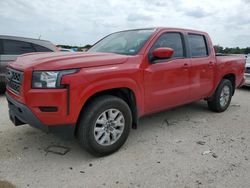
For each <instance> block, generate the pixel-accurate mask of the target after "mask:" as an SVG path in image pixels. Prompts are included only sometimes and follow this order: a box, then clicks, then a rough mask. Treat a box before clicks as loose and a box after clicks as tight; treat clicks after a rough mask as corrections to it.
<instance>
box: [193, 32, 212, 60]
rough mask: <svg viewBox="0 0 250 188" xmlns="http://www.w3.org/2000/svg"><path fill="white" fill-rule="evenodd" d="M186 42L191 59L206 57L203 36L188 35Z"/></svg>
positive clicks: (206, 51)
mask: <svg viewBox="0 0 250 188" xmlns="http://www.w3.org/2000/svg"><path fill="white" fill-rule="evenodd" d="M188 42H189V46H190V50H191V57H206V56H208V50H207V44H206V38H205V36H203V35H197V34H188Z"/></svg>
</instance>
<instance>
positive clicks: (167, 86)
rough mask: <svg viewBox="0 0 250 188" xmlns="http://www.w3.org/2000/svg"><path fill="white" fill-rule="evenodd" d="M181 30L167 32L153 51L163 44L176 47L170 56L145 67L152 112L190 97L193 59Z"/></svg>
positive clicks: (147, 100) (147, 105) (148, 110)
mask: <svg viewBox="0 0 250 188" xmlns="http://www.w3.org/2000/svg"><path fill="white" fill-rule="evenodd" d="M183 44H184V41H183V36H182V34H181V33H177V32H176V33H175V32H171V33H168V32H167V33H163V34H162V35H161V36H160V37H159V38H158V39H157V40H156V42H155V44H154V45H153V46H152V48H151V49H150V51H149V57H150V56H151V54H152V51H153V50H154V49H156V48H160V47H169V48H172V49H173V50H174V55H173V56H172V58H170V59H165V60H162V59H161V60H156V61H154V62H150V63H149V64H148V66H147V68H145V72H144V85H145V112H146V113H152V112H156V111H160V110H163V109H167V108H171V107H173V106H177V105H181V104H184V103H186V102H188V101H189V100H190V78H189V77H190V76H189V75H190V61H191V60H190V59H188V58H185V52H184V47H183Z"/></svg>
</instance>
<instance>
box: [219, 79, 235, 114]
mask: <svg viewBox="0 0 250 188" xmlns="http://www.w3.org/2000/svg"><path fill="white" fill-rule="evenodd" d="M225 86H228V87H229V90H230V94H229V100H228V102H227V105H225V106H221V104H220V95H221V92H222V89H223V88H224V87H225ZM232 93H233V86H232V83H231V81H230V80H227V79H223V80H222V81H221V83H220V85H219V87H218V88H217V91H216V95H215V100H216V106H217V109H218V111H220V112H223V111H225V110H226V109H227V108H228V106H229V105H230V102H231V99H232Z"/></svg>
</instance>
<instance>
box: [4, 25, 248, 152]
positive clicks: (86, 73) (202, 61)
mask: <svg viewBox="0 0 250 188" xmlns="http://www.w3.org/2000/svg"><path fill="white" fill-rule="evenodd" d="M244 71H245V59H244V58H241V57H236V56H225V57H224V56H219V57H216V56H215V52H214V48H213V45H212V42H211V39H210V38H209V36H208V34H207V33H204V32H199V31H194V30H187V29H175V28H149V29H138V30H129V31H122V32H117V33H114V34H111V35H109V36H107V37H105V38H103V39H102V40H100V41H99V42H97V43H96V44H95V45H94V46H93V47H92V48H91V49H90V50H89V51H88V52H87V53H59V52H56V53H41V54H37V55H34V54H30V55H29V54H27V55H23V56H20V57H19V58H18V59H17V60H16V62H14V63H12V64H11V65H10V66H9V67H8V76H7V80H8V85H7V92H6V97H7V100H8V103H9V113H10V119H11V120H12V121H13V123H14V124H15V125H21V124H25V123H27V124H30V125H32V126H34V127H37V128H40V129H43V130H48V129H49V130H55V129H59V128H60V129H67V130H72V132H73V133H74V134H75V135H76V136H77V138H78V139H79V141H80V143H81V144H82V145H83V147H84V148H86V149H87V150H88V151H89V152H90V153H92V154H94V155H98V156H102V155H108V154H110V153H113V152H114V151H116V150H118V149H119V148H120V147H121V146H122V145H123V143H124V142H125V141H126V139H127V137H128V134H129V131H130V128H131V127H134V128H136V126H137V120H138V118H140V117H142V116H144V115H147V114H151V113H154V112H158V111H161V110H165V109H169V108H172V107H176V106H179V105H183V104H186V103H190V102H192V101H197V100H201V99H206V100H207V101H208V106H209V108H210V109H211V110H213V111H216V112H222V111H225V110H226V109H227V107H228V106H229V104H230V101H231V97H232V95H233V94H234V92H235V88H236V87H239V86H241V85H242V84H244ZM68 133H69V134H70V132H68Z"/></svg>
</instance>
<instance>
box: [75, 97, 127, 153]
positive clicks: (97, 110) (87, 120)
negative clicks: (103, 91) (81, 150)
mask: <svg viewBox="0 0 250 188" xmlns="http://www.w3.org/2000/svg"><path fill="white" fill-rule="evenodd" d="M111 108H112V109H117V110H119V111H120V112H121V113H122V115H123V116H124V120H125V126H124V130H123V133H122V135H121V136H120V138H119V139H118V140H117V141H116V142H115V143H114V144H112V145H110V146H102V145H100V144H98V143H97V141H96V140H95V137H94V127H95V123H96V120H97V118H98V117H99V116H100V115H101V114H102V113H103V112H104V111H106V110H108V109H111ZM131 124H132V115H131V110H130V108H129V106H128V105H127V103H126V102H125V101H123V100H121V99H120V98H118V97H114V96H105V97H100V98H97V99H96V100H94V101H93V102H92V103H91V104H90V105H89V106H88V108H87V109H86V111H85V112H84V114H83V115H82V118H81V120H80V124H79V126H80V129H79V130H78V131H80V133H79V134H78V135H79V136H80V137H81V138H79V139H80V140H82V141H83V145H84V147H85V148H86V149H87V150H88V151H89V152H90V153H92V154H94V155H97V156H102V155H108V154H111V153H113V152H115V151H116V150H118V149H119V148H120V147H121V146H122V145H123V144H124V143H125V141H126V140H127V137H128V135H129V132H130V129H131Z"/></svg>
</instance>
